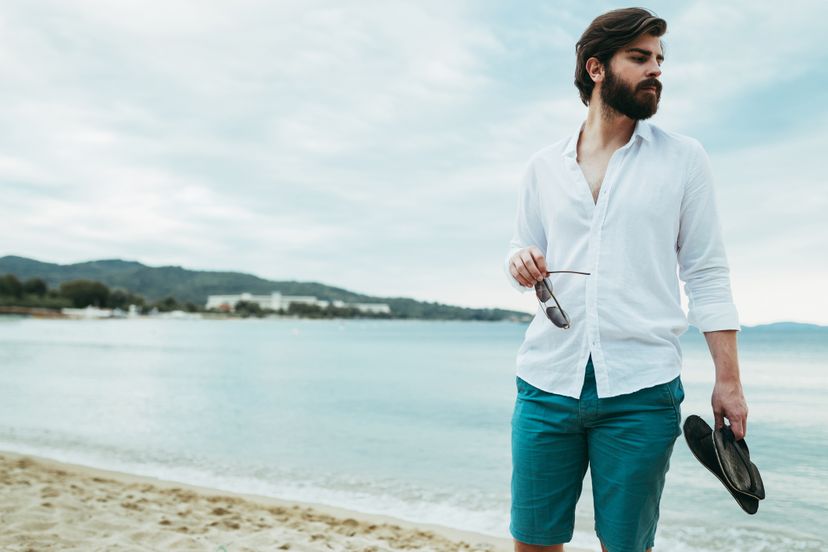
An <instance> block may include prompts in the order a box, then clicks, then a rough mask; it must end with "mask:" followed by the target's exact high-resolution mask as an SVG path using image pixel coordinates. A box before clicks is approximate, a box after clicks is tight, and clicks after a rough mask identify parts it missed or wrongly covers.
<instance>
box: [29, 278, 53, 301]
mask: <svg viewBox="0 0 828 552" xmlns="http://www.w3.org/2000/svg"><path fill="white" fill-rule="evenodd" d="M47 291H49V286H47V285H46V282H44V281H43V280H42V279H41V278H29V279H28V280H26V281H25V282H24V283H23V293H31V294H32V295H37V296H38V297H43V296H44V295H46V292H47Z"/></svg>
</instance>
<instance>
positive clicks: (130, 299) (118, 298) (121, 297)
mask: <svg viewBox="0 0 828 552" xmlns="http://www.w3.org/2000/svg"><path fill="white" fill-rule="evenodd" d="M107 304H108V306H109V307H110V308H113V309H122V310H127V309H129V306H130V305H137V306H139V307H142V306H144V298H143V297H141V296H140V295H135V294H133V293H130V292H128V291H126V290H123V289H113V290H112V291H111V292H110V294H109V301H108V303H107Z"/></svg>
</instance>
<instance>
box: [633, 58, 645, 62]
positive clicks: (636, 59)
mask: <svg viewBox="0 0 828 552" xmlns="http://www.w3.org/2000/svg"><path fill="white" fill-rule="evenodd" d="M635 61H639V62H644V61H647V58H645V57H637V58H635Z"/></svg>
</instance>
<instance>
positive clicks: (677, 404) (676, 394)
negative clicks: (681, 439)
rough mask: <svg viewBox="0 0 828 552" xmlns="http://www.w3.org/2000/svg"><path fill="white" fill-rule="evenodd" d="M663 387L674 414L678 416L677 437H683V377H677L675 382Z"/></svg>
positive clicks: (669, 382)
mask: <svg viewBox="0 0 828 552" xmlns="http://www.w3.org/2000/svg"><path fill="white" fill-rule="evenodd" d="M663 385H664V388H665V390H666V391H667V394H668V395H669V397H670V402H671V403H672V405H673V412H674V413H675V415H676V418H675V421H676V437H678V436H679V435H681V403H682V402H684V384H683V383H682V382H681V376H676V378H675V379H674V380H672V381H668V382H667V383H665V384H663Z"/></svg>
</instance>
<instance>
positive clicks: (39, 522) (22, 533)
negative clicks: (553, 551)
mask: <svg viewBox="0 0 828 552" xmlns="http://www.w3.org/2000/svg"><path fill="white" fill-rule="evenodd" d="M0 476H2V480H3V484H4V487H5V492H4V494H3V498H2V500H0V520H2V522H3V525H4V527H5V529H4V531H3V534H2V535H0V548H4V549H5V548H6V547H20V550H38V551H40V550H63V549H65V548H67V547H74V546H80V545H84V547H88V546H89V544H90V539H91V540H92V541H93V542H94V543H95V544H96V545H100V546H102V547H103V546H104V545H106V546H107V547H110V546H113V545H114V546H122V547H136V546H138V547H147V549H167V550H209V551H219V550H221V551H222V552H225V551H226V552H240V551H242V550H249V551H258V550H277V549H279V550H308V551H310V550H366V551H367V550H374V551H376V552H379V551H380V550H411V549H420V550H487V551H492V552H500V551H504V552H505V551H511V550H513V543H512V540H511V538H499V537H493V536H489V535H485V534H480V533H474V532H470V531H464V530H460V529H454V528H451V527H445V526H440V525H433V524H427V523H416V522H411V521H406V520H402V519H398V518H394V517H391V516H386V515H380V514H368V513H363V512H358V511H352V510H347V509H344V508H339V507H335V506H329V505H325V504H316V503H307V502H299V501H292V500H291V501H288V500H283V499H279V498H273V497H268V496H260V495H251V494H243V493H235V492H230V491H223V490H219V489H212V488H208V487H199V486H195V485H189V484H186V483H181V482H177V481H168V480H162V479H158V478H155V477H148V476H141V475H134V474H130V473H125V472H118V471H112V470H105V469H100V468H93V467H89V466H84V465H79V464H70V463H65V462H60V461H57V460H52V459H50V458H45V457H40V456H34V455H31V454H22V453H16V452H11V451H5V450H3V451H0ZM138 496H140V498H136V497H138ZM27 546H28V547H29V548H26V547H27ZM15 549H16V548H15ZM566 549H567V552H586V551H585V550H583V549H575V548H572V547H570V546H567V548H566Z"/></svg>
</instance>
